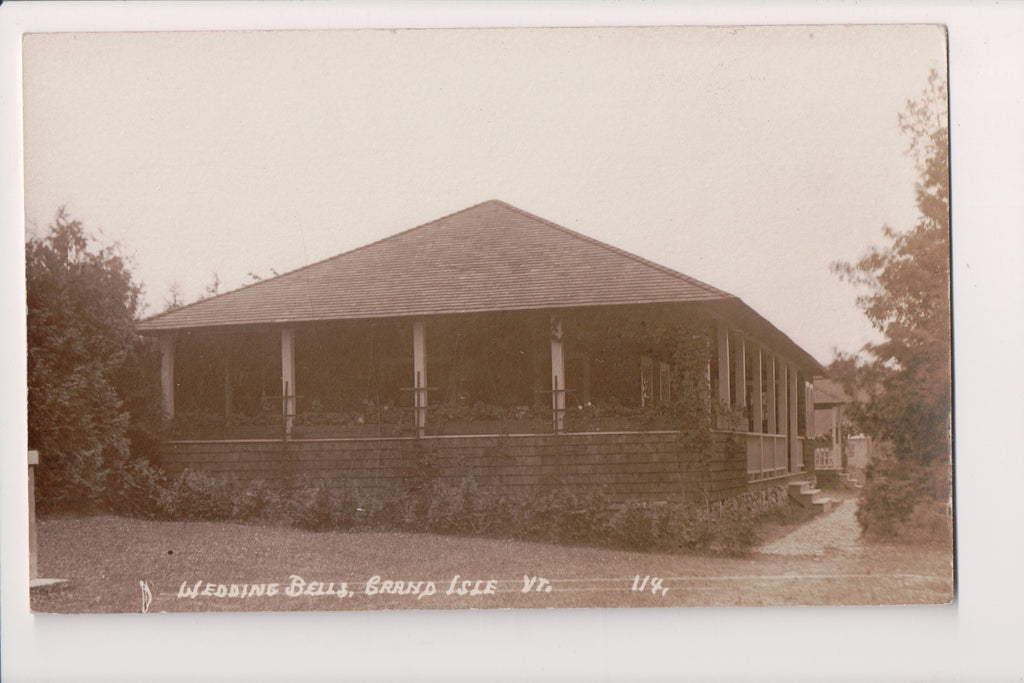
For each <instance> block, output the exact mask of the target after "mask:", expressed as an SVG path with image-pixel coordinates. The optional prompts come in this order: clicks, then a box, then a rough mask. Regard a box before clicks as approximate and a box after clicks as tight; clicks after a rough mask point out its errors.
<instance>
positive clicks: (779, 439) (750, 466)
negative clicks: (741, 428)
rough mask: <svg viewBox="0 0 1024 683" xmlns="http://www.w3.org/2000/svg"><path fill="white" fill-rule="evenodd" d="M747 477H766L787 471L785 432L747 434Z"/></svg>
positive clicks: (751, 478) (749, 478)
mask: <svg viewBox="0 0 1024 683" xmlns="http://www.w3.org/2000/svg"><path fill="white" fill-rule="evenodd" d="M746 437H747V479H748V480H753V479H767V478H769V477H776V476H779V475H782V474H785V473H786V471H787V468H786V462H787V456H788V452H787V445H786V435H785V434H747V435H746Z"/></svg>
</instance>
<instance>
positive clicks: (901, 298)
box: [833, 71, 951, 464]
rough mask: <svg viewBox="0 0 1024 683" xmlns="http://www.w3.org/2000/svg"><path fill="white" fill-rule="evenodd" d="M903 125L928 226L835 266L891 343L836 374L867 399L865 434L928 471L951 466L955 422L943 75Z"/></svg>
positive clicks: (857, 414)
mask: <svg viewBox="0 0 1024 683" xmlns="http://www.w3.org/2000/svg"><path fill="white" fill-rule="evenodd" d="M899 123H900V128H901V130H903V132H904V133H906V134H907V135H908V137H909V139H910V145H909V147H908V150H907V151H908V153H909V154H910V155H912V156H913V157H914V159H915V160H916V162H917V167H918V171H919V173H920V180H919V181H918V183H917V188H916V193H917V206H918V210H919V212H920V216H919V218H918V220H917V222H916V223H915V224H914V226H912V227H911V228H910V229H909V230H906V231H897V230H895V229H893V228H891V227H889V226H886V227H885V228H883V232H884V235H885V237H886V238H887V240H888V242H889V243H888V245H887V246H885V247H884V248H874V249H872V250H871V251H869V252H868V253H867V254H866V255H865V256H864V257H863V258H861V259H860V260H859V261H858V262H857V263H855V264H850V263H837V264H834V265H833V268H834V270H835V271H836V272H837V273H839V275H840V276H841V277H843V278H844V279H846V280H848V281H850V282H852V283H854V284H855V285H858V286H860V287H862V288H864V289H865V292H864V293H862V294H861V295H860V296H858V299H857V301H858V304H859V305H860V307H861V309H862V310H863V311H864V313H865V315H866V316H867V318H868V320H869V321H870V322H871V324H872V325H873V326H874V327H875V328H876V329H878V330H879V331H881V332H882V334H883V335H884V340H883V341H881V342H879V343H876V344H868V345H867V346H866V347H865V348H864V354H863V358H862V359H857V358H855V357H851V356H842V355H840V356H839V357H838V358H837V359H836V362H835V363H834V364H833V370H834V371H835V374H836V376H837V377H839V378H840V379H841V380H843V381H844V383H845V384H846V385H847V388H848V390H851V389H852V390H854V391H856V392H857V393H858V394H860V395H862V396H865V397H866V398H865V399H864V400H862V401H861V402H859V403H858V404H856V405H854V406H853V410H852V412H851V417H852V418H853V419H854V420H855V421H856V422H857V423H858V424H859V425H860V427H861V428H862V429H864V430H865V431H867V432H868V433H870V434H872V435H874V436H876V437H879V438H881V439H884V440H886V441H888V442H890V443H891V444H892V445H893V450H894V453H895V454H896V455H897V457H899V458H900V459H902V460H906V461H910V462H916V463H921V464H926V463H934V462H941V461H947V460H948V457H949V436H950V434H949V426H950V414H951V413H950V405H951V381H950V380H951V365H950V363H951V357H950V349H951V344H950V251H949V250H950V243H949V128H948V124H947V118H946V83H945V80H944V79H942V78H941V77H940V76H939V74H937V73H936V72H935V71H932V73H931V75H930V78H929V81H928V87H927V88H926V89H925V91H924V92H923V93H922V95H921V97H920V98H919V99H918V100H916V101H910V102H908V103H907V109H906V112H905V113H904V114H902V115H901V116H900V118H899Z"/></svg>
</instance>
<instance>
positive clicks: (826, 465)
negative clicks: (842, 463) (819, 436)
mask: <svg viewBox="0 0 1024 683" xmlns="http://www.w3.org/2000/svg"><path fill="white" fill-rule="evenodd" d="M814 469H816V470H837V469H839V458H837V457H836V453H835V451H834V449H832V448H828V447H826V448H815V449H814Z"/></svg>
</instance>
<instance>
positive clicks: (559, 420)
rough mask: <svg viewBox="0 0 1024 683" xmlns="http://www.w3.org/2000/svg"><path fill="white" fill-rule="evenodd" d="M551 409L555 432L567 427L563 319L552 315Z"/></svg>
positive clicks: (557, 432) (558, 432)
mask: <svg viewBox="0 0 1024 683" xmlns="http://www.w3.org/2000/svg"><path fill="white" fill-rule="evenodd" d="M551 410H552V413H553V416H554V427H555V434H560V433H561V432H562V430H564V429H565V353H564V349H563V348H562V319H561V318H560V317H558V316H555V315H553V316H551Z"/></svg>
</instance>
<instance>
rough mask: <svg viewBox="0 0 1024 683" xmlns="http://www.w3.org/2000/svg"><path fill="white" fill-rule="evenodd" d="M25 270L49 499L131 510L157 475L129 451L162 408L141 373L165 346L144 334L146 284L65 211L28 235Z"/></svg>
mask: <svg viewBox="0 0 1024 683" xmlns="http://www.w3.org/2000/svg"><path fill="white" fill-rule="evenodd" d="M25 272H26V293H27V302H26V303H27V325H28V340H27V341H28V377H27V385H28V437H29V444H30V446H31V447H32V448H36V449H38V450H39V451H40V453H41V456H42V457H41V462H40V465H39V469H38V478H37V492H38V496H39V500H40V506H41V508H42V509H70V508H79V509H80V508H87V507H97V506H99V507H104V508H107V509H113V510H118V511H130V508H132V506H133V505H135V504H136V503H137V501H136V499H135V498H134V497H133V495H132V494H133V493H135V492H136V491H134V490H133V487H135V486H137V485H145V481H147V480H153V478H154V477H155V474H154V473H153V472H152V471H149V470H148V469H147V464H146V462H145V461H144V460H139V459H135V460H132V459H131V458H130V457H129V456H130V450H131V442H132V437H133V436H135V437H136V440H137V439H138V437H139V434H140V433H141V431H143V430H140V428H139V426H140V425H141V424H143V423H145V422H146V421H147V420H151V419H152V418H153V416H154V415H155V414H156V408H155V405H156V404H155V401H154V393H155V392H153V391H152V390H147V388H146V387H147V386H148V385H149V384H151V382H144V381H141V380H142V378H143V377H145V376H146V374H147V373H148V372H150V371H151V366H152V364H153V359H154V356H155V354H154V353H153V351H152V349H150V348H149V346H150V345H148V344H147V343H146V342H144V341H143V340H141V339H140V338H139V337H138V336H137V335H136V334H135V318H136V314H137V313H138V312H139V307H140V295H141V289H140V287H139V285H138V284H137V283H135V282H134V280H133V279H132V275H131V272H130V271H129V269H128V264H127V263H126V260H125V259H124V258H123V257H122V256H121V255H120V254H119V253H118V250H117V248H116V247H95V246H94V245H93V244H92V240H91V239H90V238H89V237H88V236H87V235H86V233H85V231H84V230H83V228H82V225H81V223H80V222H79V221H76V220H72V219H71V218H70V217H69V216H68V215H67V213H66V212H65V211H64V209H61V210H59V211H58V212H57V216H56V220H55V221H54V223H53V225H51V226H50V229H49V232H48V233H47V234H46V235H45V236H43V237H35V236H33V237H30V238H29V239H28V240H27V242H26V244H25ZM133 414H134V417H133ZM140 482H141V483H140Z"/></svg>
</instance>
